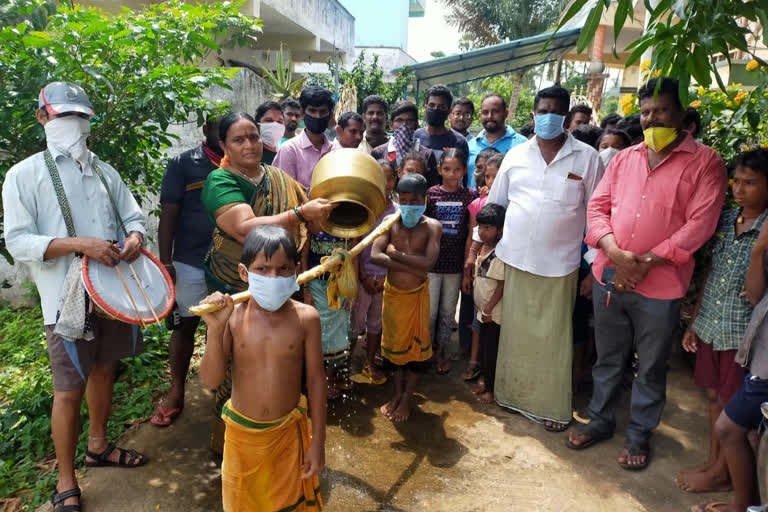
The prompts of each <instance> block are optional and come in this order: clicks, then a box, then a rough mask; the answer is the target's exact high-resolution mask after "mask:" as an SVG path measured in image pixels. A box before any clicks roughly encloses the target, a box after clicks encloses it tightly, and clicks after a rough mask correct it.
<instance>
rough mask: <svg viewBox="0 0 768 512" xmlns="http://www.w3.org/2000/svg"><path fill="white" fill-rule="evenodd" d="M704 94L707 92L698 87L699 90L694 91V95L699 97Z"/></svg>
mask: <svg viewBox="0 0 768 512" xmlns="http://www.w3.org/2000/svg"><path fill="white" fill-rule="evenodd" d="M706 92H707V90H706V89H704V88H703V87H701V86H699V88H698V89H696V94H698V95H699V96H704V93H706Z"/></svg>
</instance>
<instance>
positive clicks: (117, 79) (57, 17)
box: [0, 0, 260, 256]
mask: <svg viewBox="0 0 768 512" xmlns="http://www.w3.org/2000/svg"><path fill="white" fill-rule="evenodd" d="M0 23H2V25H0V90H2V91H3V94H2V95H1V96H0V125H2V126H3V130H2V131H0V147H2V148H3V151H2V152H0V182H1V181H2V179H3V177H4V176H5V173H6V172H7V171H8V169H9V168H10V167H11V166H12V165H13V164H15V163H16V162H19V161H20V160H22V159H24V158H26V157H27V156H29V155H31V154H33V153H35V152H38V151H40V149H41V147H42V145H43V141H44V132H43V130H42V128H41V127H40V125H39V124H38V123H37V121H36V119H35V116H34V110H35V108H36V107H37V97H38V94H39V92H40V89H41V88H42V87H43V86H44V85H45V84H47V83H49V82H51V81H54V80H65V81H70V82H76V83H79V84H80V85H82V87H83V88H84V89H85V90H86V92H87V93H88V95H89V97H90V99H91V102H92V103H93V106H94V111H95V112H96V116H95V117H94V118H93V119H92V123H91V124H92V134H91V137H90V139H89V144H90V147H91V149H92V150H93V151H94V152H95V153H97V154H98V155H99V156H100V157H101V158H102V159H104V160H105V161H107V162H109V163H111V164H112V165H113V166H115V168H116V169H118V170H119V172H120V174H121V175H122V177H123V179H124V180H125V181H126V182H127V183H128V184H129V185H130V186H131V188H132V191H133V192H134V194H135V195H136V196H137V197H138V198H139V199H140V200H143V199H145V198H148V197H150V196H151V194H153V193H155V192H157V190H158V188H159V185H160V180H161V178H162V170H163V163H162V160H163V156H164V154H163V149H164V148H166V147H168V146H170V145H171V144H172V142H173V140H174V136H173V135H171V134H169V133H168V132H167V129H168V127H169V125H171V124H174V123H186V122H189V120H190V119H195V118H196V120H197V123H198V124H202V123H203V122H204V121H205V119H206V117H207V116H208V115H209V114H210V113H211V112H213V111H216V110H218V109H220V108H223V106H224V105H223V104H219V103H217V102H213V103H211V102H208V101H206V100H205V99H204V97H203V95H204V93H205V90H206V89H208V88H209V87H211V86H213V85H218V86H221V87H224V88H228V87H229V86H228V85H227V80H228V79H229V78H230V77H231V76H232V75H233V73H234V72H235V70H228V69H224V68H220V67H202V63H203V62H204V61H205V59H206V58H207V57H208V56H209V55H210V54H212V53H219V52H221V51H222V48H223V46H222V45H223V44H224V43H221V42H222V41H226V45H232V46H244V45H246V44H248V42H249V41H251V40H252V38H253V37H254V36H255V34H257V33H258V32H259V31H260V22H259V21H258V20H254V19H252V18H248V17H246V16H243V15H241V14H240V13H239V11H238V7H237V4H233V3H229V2H226V3H212V4H204V5H203V4H198V5H192V4H186V3H183V2H181V1H179V0H172V1H170V2H167V3H159V4H151V5H149V6H148V7H147V8H146V9H144V10H140V11H131V10H130V9H128V8H125V7H123V11H122V12H121V13H120V14H117V15H114V16H112V15H107V14H105V13H104V12H102V11H101V10H98V9H95V8H83V7H78V6H74V7H71V6H68V5H65V4H64V5H60V6H59V7H58V8H54V6H53V5H52V4H51V2H49V1H47V0H10V3H4V4H3V7H2V8H1V9H0ZM1 214H2V207H1V206H0V222H1ZM3 244H4V242H3V238H2V237H0V252H3V254H6V256H7V253H5V251H4V245H3Z"/></svg>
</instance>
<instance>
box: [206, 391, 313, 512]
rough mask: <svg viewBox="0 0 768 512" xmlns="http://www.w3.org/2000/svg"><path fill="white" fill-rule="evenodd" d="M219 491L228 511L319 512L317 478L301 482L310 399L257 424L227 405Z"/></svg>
mask: <svg viewBox="0 0 768 512" xmlns="http://www.w3.org/2000/svg"><path fill="white" fill-rule="evenodd" d="M221 418H222V419H223V420H224V423H225V424H226V426H227V430H226V433H225V435H224V459H223V462H222V465H221V487H222V496H223V503H224V510H225V512H278V511H279V512H289V511H290V512H293V511H320V510H322V509H323V502H322V500H321V498H320V494H319V492H318V487H319V480H318V478H317V476H315V477H313V478H309V479H306V480H302V479H301V466H302V464H303V463H304V456H305V454H306V452H307V450H308V449H309V442H310V433H309V419H308V418H307V399H306V397H305V396H304V395H302V396H301V398H300V400H299V404H298V405H297V406H296V408H295V409H294V410H292V411H291V412H290V413H288V414H287V415H285V416H284V417H282V418H279V419H276V420H273V421H267V422H264V421H255V420H252V419H250V418H248V417H247V416H244V415H243V414H241V413H239V412H238V411H237V410H236V409H235V408H234V407H232V403H231V400H230V401H227V403H226V404H225V405H224V407H223V408H222V410H221Z"/></svg>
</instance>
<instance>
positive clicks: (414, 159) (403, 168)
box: [397, 151, 427, 178]
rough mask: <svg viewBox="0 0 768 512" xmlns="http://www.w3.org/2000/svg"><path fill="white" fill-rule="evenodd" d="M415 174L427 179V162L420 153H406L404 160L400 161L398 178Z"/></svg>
mask: <svg viewBox="0 0 768 512" xmlns="http://www.w3.org/2000/svg"><path fill="white" fill-rule="evenodd" d="M411 172H415V173H416V174H421V175H422V176H424V177H426V174H427V161H426V160H425V159H424V156H423V155H422V154H421V153H419V152H418V151H411V152H409V153H406V155H405V156H404V157H403V159H402V160H400V166H399V167H398V168H397V176H398V177H399V178H402V177H403V175H405V174H408V173H411Z"/></svg>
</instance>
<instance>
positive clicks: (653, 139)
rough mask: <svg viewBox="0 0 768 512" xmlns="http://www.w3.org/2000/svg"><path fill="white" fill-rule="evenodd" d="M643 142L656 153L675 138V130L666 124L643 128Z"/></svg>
mask: <svg viewBox="0 0 768 512" xmlns="http://www.w3.org/2000/svg"><path fill="white" fill-rule="evenodd" d="M643 137H644V138H645V144H646V145H647V146H648V147H649V148H651V150H653V151H654V152H656V153H658V152H659V151H661V150H663V149H664V148H665V147H667V146H669V145H670V144H672V143H673V142H674V141H675V139H677V130H676V129H675V128H667V127H666V126H656V127H653V128H646V129H645V130H643Z"/></svg>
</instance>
